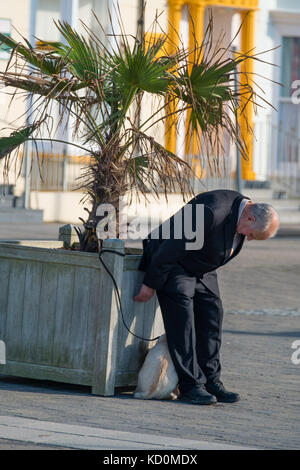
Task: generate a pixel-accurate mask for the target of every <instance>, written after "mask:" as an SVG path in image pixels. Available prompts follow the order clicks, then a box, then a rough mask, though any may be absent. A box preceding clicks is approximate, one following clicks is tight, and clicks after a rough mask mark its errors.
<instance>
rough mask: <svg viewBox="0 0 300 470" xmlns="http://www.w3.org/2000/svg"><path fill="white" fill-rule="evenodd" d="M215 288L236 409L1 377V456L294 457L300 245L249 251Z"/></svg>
mask: <svg viewBox="0 0 300 470" xmlns="http://www.w3.org/2000/svg"><path fill="white" fill-rule="evenodd" d="M0 232H1V231H0ZM23 234H24V232H22V233H20V236H18V237H14V238H24V237H23ZM0 238H1V233H0ZM219 280H220V289H221V293H222V297H223V304H224V309H225V311H226V315H225V318H224V328H223V346H222V365H223V374H222V378H223V381H224V383H225V385H226V386H228V388H231V389H232V390H236V391H238V392H239V393H240V394H241V396H242V400H241V401H240V402H238V403H235V404H220V403H218V404H216V405H212V406H201V407H200V406H196V405H188V404H184V403H180V402H176V401H174V402H165V401H140V400H134V399H133V398H132V391H131V390H117V393H116V395H115V396H114V397H105V398H104V397H96V396H93V395H91V393H90V388H89V387H82V386H75V385H65V384H61V383H52V382H44V381H35V380H29V379H21V378H13V377H3V376H2V377H1V378H0V449H5V448H14V449H22V448H27V449H29V448H33V449H36V448H49V449H50V448H52V449H56V448H60V449H63V448H74V447H75V448H95V447H96V448H101V446H103V445H104V446H105V447H106V446H107V448H108V449H110V448H119V449H120V448H121V449H124V450H125V449H131V448H132V446H135V447H134V448H137V447H136V446H140V447H139V448H144V449H148V448H149V449H150V448H162V447H156V446H158V445H160V446H165V448H170V449H171V448H177V449H179V448H183V449H186V448H192V449H196V448H197V449H202V448H204V447H206V448H211V449H215V448H216V446H218V445H220V446H223V447H224V448H226V446H234V447H235V448H239V447H251V448H259V449H261V448H262V449H299V447H300V401H299V385H300V384H299V379H300V364H296V363H293V362H292V354H293V353H294V355H295V353H296V351H295V349H293V347H292V346H293V343H294V342H295V341H298V340H300V302H299V300H300V294H299V286H300V237H294V238H289V237H278V238H275V239H272V240H268V241H266V242H259V241H252V242H246V243H245V246H244V248H243V250H242V252H241V254H240V255H239V256H238V257H237V258H235V260H233V261H232V262H231V263H228V264H227V265H226V266H224V267H223V268H221V269H220V270H219ZM297 357H299V358H300V352H299V354H298V356H297ZM294 362H295V361H294ZM0 367H1V366H0ZM5 431H7V432H5ZM8 431H9V432H8ZM124 433H125V434H124ZM144 436H147V439H148V440H147V441H145V440H144ZM101 439H102V441H101ZM103 439H105V441H103ZM75 441H76V442H75ZM101 442H102V443H101ZM103 442H105V444H103ZM88 446H91V447H88ZM93 446H95V447H93ZM117 446H119V447H117ZM153 446H154V447H153ZM189 446H190V447H189ZM191 446H192V447H191ZM203 446H204V447H203ZM102 448H103V447H102Z"/></svg>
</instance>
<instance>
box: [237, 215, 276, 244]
mask: <svg viewBox="0 0 300 470" xmlns="http://www.w3.org/2000/svg"><path fill="white" fill-rule="evenodd" d="M237 232H238V233H240V234H242V235H245V237H246V238H247V240H248V241H250V240H266V239H267V238H269V236H270V235H269V234H268V232H265V233H262V232H259V231H257V230H255V226H254V221H253V220H251V218H247V219H244V220H241V221H240V222H239V223H238V226H237Z"/></svg>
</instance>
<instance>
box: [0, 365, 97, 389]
mask: <svg viewBox="0 0 300 470" xmlns="http://www.w3.org/2000/svg"><path fill="white" fill-rule="evenodd" d="M1 374H5V375H12V376H17V377H27V378H30V379H39V380H54V381H56V382H65V383H73V384H78V385H91V382H92V376H91V373H90V372H89V371H84V370H78V369H77V370H76V369H68V368H65V367H61V368H60V367H53V366H51V365H49V366H47V365H41V364H30V363H26V362H22V361H17V362H15V361H7V363H6V364H3V365H1Z"/></svg>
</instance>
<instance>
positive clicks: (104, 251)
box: [99, 249, 160, 341]
mask: <svg viewBox="0 0 300 470" xmlns="http://www.w3.org/2000/svg"><path fill="white" fill-rule="evenodd" d="M102 253H113V254H115V255H119V256H125V254H124V253H120V252H118V251H115V250H109V249H103V250H100V252H99V260H100V262H101V263H102V265H103V267H104V269H105V270H106V272H107V274H108V275H109V276H110V278H111V280H112V281H113V284H114V287H115V290H116V293H117V298H118V302H119V311H120V313H121V318H122V322H123V324H124V326H125V328H126V330H127V331H129V333H131V334H132V335H133V336H135V337H136V338H138V339H142V340H143V341H156V340H157V339H159V338H160V336H157V337H156V338H152V339H149V338H143V337H142V336H138V335H136V334H134V333H132V331H131V330H130V329H129V328H128V326H127V325H126V323H125V320H124V313H123V309H122V302H121V298H120V294H119V289H118V286H117V283H116V280H115V278H114V277H113V275H112V273H111V272H110V270H109V269H108V267H107V266H106V264H105V263H104V261H103V259H102V258H101V255H102Z"/></svg>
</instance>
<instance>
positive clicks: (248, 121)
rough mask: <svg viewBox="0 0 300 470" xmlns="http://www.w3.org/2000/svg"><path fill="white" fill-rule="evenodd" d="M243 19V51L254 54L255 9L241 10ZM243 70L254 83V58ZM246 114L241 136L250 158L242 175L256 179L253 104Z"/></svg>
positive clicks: (243, 119) (248, 107) (245, 163)
mask: <svg viewBox="0 0 300 470" xmlns="http://www.w3.org/2000/svg"><path fill="white" fill-rule="evenodd" d="M241 19H242V21H243V25H242V30H241V34H242V36H241V52H242V53H244V54H247V53H248V52H251V53H252V54H253V49H254V47H255V45H254V20H255V10H249V11H243V12H241ZM241 65H242V66H241V72H247V73H249V75H248V83H249V84H250V85H253V82H252V80H251V77H252V73H253V60H251V59H247V60H246V61H245V62H243V63H242V64H241ZM245 83H247V80H246V78H245V76H244V75H243V73H242V74H241V84H245ZM247 98H249V95H248V94H246V95H245V96H244V98H243V100H244V102H246V101H247ZM244 113H245V115H244V116H240V128H241V136H242V138H243V139H244V141H245V143H246V146H247V155H248V160H247V161H246V160H245V159H244V158H242V177H243V179H245V180H255V179H256V176H255V173H254V171H253V136H252V134H251V131H250V130H249V127H250V128H253V104H252V103H250V102H249V103H248V104H247V106H246V108H245V110H244Z"/></svg>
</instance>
